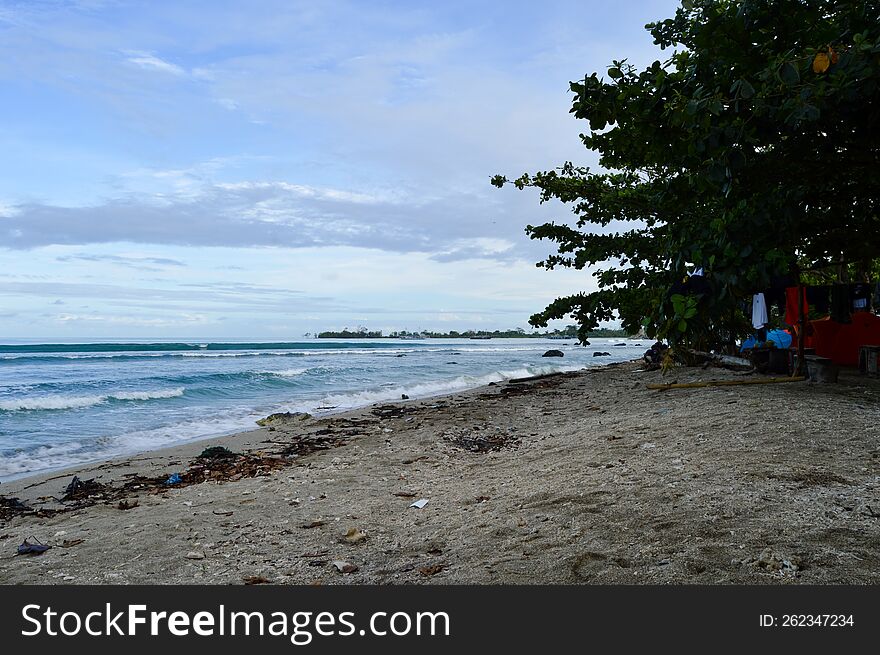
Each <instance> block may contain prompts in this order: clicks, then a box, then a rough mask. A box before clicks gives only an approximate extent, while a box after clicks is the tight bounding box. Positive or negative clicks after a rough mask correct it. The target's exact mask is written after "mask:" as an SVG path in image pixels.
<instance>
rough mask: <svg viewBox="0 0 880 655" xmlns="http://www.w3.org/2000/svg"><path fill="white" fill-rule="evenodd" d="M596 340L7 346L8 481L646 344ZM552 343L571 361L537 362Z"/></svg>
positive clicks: (578, 362)
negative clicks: (267, 419)
mask: <svg viewBox="0 0 880 655" xmlns="http://www.w3.org/2000/svg"><path fill="white" fill-rule="evenodd" d="M591 341H592V343H591V345H590V346H586V347H583V346H579V345H577V344H576V343H575V342H574V340H567V341H562V340H550V339H490V340H470V339H430V340H396V339H376V340H361V339H357V340H337V339H311V340H304V341H299V342H290V343H246V342H233V343H210V342H198V341H191V342H176V343H170V342H169V343H88V344H35V343H31V344H26V343H20V344H14V345H0V480H2V479H4V478H5V479H9V478H13V477H20V476H22V475H26V474H30V473H36V472H41V471H47V470H53V469H59V468H64V467H68V466H73V465H77V464H82V463H86V462H94V461H101V460H106V459H110V458H113V457H117V456H121V455H130V454H134V453H138V452H143V451H147V450H153V449H156V448H162V447H166V446H171V445H174V444H178V443H182V442H186V441H193V440H197V439H204V438H207V437H212V436H220V435H226V434H232V433H235V432H240V431H242V430H248V429H253V428H255V427H256V425H255V421H256V420H257V419H259V418H262V417H264V416H266V415H268V414H271V413H273V412H284V411H293V412H309V413H312V414H316V415H320V414H329V413H333V412H339V411H344V410H347V409H352V408H356V407H360V406H364V405H368V404H371V403H375V402H380V401H394V400H400V399H401V395H402V394H406V395H407V396H409V397H410V398H425V397H429V396H436V395H440V394H446V393H451V392H455V391H461V390H465V389H469V388H473V387H477V386H480V385H484V384H488V383H489V382H500V381H502V380H505V379H509V378H515V377H525V376H529V375H538V374H542V373H551V372H555V371H574V370H578V369H581V368H586V367H591V366H600V365H603V364H608V363H610V362H615V361H624V360H629V359H633V358H636V357H640V356H641V355H642V354H643V353H644V351H645V350H646V349H647V348H648V347H649V346H650V344H649V343H647V342H645V341H642V342H639V341H629V340H622V339H594V340H591ZM618 344H625V345H618ZM551 348H552V349H558V350H561V351H563V352H564V353H565V356H564V357H562V358H543V357H541V355H542V354H543V353H544V352H545V351H546V350H548V349H551ZM596 351H604V352H608V353H610V356H603V357H593V353H594V352H596Z"/></svg>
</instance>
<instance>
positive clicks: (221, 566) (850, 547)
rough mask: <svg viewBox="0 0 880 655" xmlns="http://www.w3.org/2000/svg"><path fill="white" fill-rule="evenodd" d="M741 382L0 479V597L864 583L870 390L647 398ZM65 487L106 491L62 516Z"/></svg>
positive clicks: (853, 380)
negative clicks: (75, 589) (321, 587)
mask: <svg viewBox="0 0 880 655" xmlns="http://www.w3.org/2000/svg"><path fill="white" fill-rule="evenodd" d="M740 377H742V376H741V375H740V374H736V373H732V372H729V371H724V370H721V369H708V370H701V369H678V370H676V371H674V372H672V373H670V374H669V375H667V376H665V377H661V375H660V373H659V372H656V371H653V372H646V371H641V370H640V365H639V364H636V363H627V364H621V365H611V366H608V367H603V368H599V369H590V370H585V371H582V372H577V373H572V374H564V375H560V376H556V377H552V378H546V379H543V380H535V381H532V382H526V383H521V384H508V385H494V386H489V387H482V388H480V389H475V390H471V391H468V392H465V393H459V394H455V395H452V396H446V397H442V398H432V399H427V400H411V401H402V402H399V403H394V404H391V405H384V404H383V405H378V406H373V407H368V408H364V409H361V410H357V411H353V412H347V413H345V414H338V415H334V416H329V417H325V418H320V419H314V418H312V419H308V420H304V421H303V420H299V419H297V418H294V419H292V420H289V421H286V422H284V421H282V422H279V423H277V424H275V425H274V426H273V427H267V428H261V429H258V430H254V431H252V432H246V433H242V434H239V435H234V436H230V437H224V438H221V439H211V440H209V441H203V442H197V443H190V444H185V445H182V446H178V447H175V448H171V449H166V450H162V451H155V452H151V453H145V454H141V455H137V456H133V457H130V458H126V459H121V460H117V461H112V462H105V463H101V464H95V465H92V466H84V467H80V468H78V469H76V470H70V471H64V472H54V473H51V474H47V475H43V476H34V477H30V478H24V479H21V480H15V481H12V482H8V483H3V484H2V485H0V494H2V496H3V497H5V498H6V499H9V498H13V497H17V498H18V499H20V501H21V503H22V504H23V507H22V505H15V504H12V503H11V502H10V501H8V500H7V503H6V506H5V507H0V582H2V583H7V584H10V583H25V584H30V583H59V584H93V583H98V584H102V583H108V584H133V583H161V584H187V583H217V584H242V583H244V582H249V583H261V582H266V581H268V582H271V583H282V584H284V583H286V584H309V583H318V584H339V583H345V584H389V583H390V584H445V583H479V584H497V583H507V584H538V583H553V584H555V583H566V584H569V583H574V584H579V583H606V584H607V583H610V584H646V583H672V584H691V583H700V584H730V583H733V584H742V583H758V584H762V583H766V584H792V583H795V584H797V583H805V584H826V583H856V584H872V583H878V582H880V381H878V380H872V379H867V378H864V377H861V376H858V375H857V374H855V373H843V374H842V375H841V382H840V384H836V385H817V384H809V383H804V382H794V383H786V384H768V385H748V386H729V387H707V388H693V389H676V390H669V391H662V392H658V391H653V390H649V389H647V388H646V384H647V383H655V382H670V381H678V382H689V381H694V380H708V379H737V378H740ZM749 377H750V378H752V377H754V376H749ZM208 446H224V447H226V448H228V449H229V450H231V451H234V452H235V453H243V455H241V456H239V457H237V458H233V459H228V460H198V459H196V458H197V456H198V455H199V454H200V453H201V452H202V451H203V450H204V449H205V448H206V447H208ZM314 448H318V450H314ZM313 450H314V451H313ZM310 451H313V452H310ZM176 472H177V473H181V474H182V479H183V484H182V485H165V484H164V481H165V480H166V479H167V478H168V477H169V476H170V475H171V474H173V473H176ZM74 474H75V475H77V476H78V477H79V478H80V479H81V480H89V479H93V480H94V481H95V483H96V484H97V485H103V486H95V487H94V488H93V489H92V490H91V491H90V490H89V489H88V488H84V489H80V490H79V493H78V494H75V496H76V498H73V499H69V500H67V501H64V502H62V501H61V500H60V499H61V498H62V497H63V496H64V494H65V489H66V488H67V487H68V485H69V483H70V481H71V479H72V476H73V475H74ZM419 499H427V501H428V502H427V504H426V505H425V506H424V507H423V508H421V509H417V508H413V507H410V505H411V504H412V503H413V502H414V501H416V500H419ZM125 508H128V509H125ZM31 536H33V537H36V538H37V539H39V540H40V541H42V542H44V543H46V544H50V545H51V546H52V548H51V549H50V550H48V551H47V552H46V553H44V554H42V555H37V556H17V555H16V549H17V546H18V545H19V544H20V543H21V542H22V541H23V540H24V539H25V538H29V537H31ZM334 563H335V564H334ZM340 569H343V570H344V571H346V572H343V571H340Z"/></svg>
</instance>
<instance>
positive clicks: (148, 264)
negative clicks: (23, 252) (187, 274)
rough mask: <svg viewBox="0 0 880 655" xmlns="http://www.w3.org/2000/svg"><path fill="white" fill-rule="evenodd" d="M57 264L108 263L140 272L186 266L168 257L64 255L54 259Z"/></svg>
mask: <svg viewBox="0 0 880 655" xmlns="http://www.w3.org/2000/svg"><path fill="white" fill-rule="evenodd" d="M56 259H57V260H58V261H59V262H71V261H83V262H108V263H110V264H116V265H118V266H125V267H127V268H133V269H136V270H140V271H156V270H160V269H159V268H156V267H166V266H186V264H184V263H183V262H182V261H180V260H178V259H171V258H170V257H125V256H122V255H88V254H77V255H64V256H62V257H57V258H56Z"/></svg>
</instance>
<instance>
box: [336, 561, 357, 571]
mask: <svg viewBox="0 0 880 655" xmlns="http://www.w3.org/2000/svg"><path fill="white" fill-rule="evenodd" d="M333 566H335V567H336V570H337V571H339V572H340V573H354V572H355V571H357V570H358V567H357V565H356V564H351V563H350V562H343V561H342V560H336V561H334V562H333Z"/></svg>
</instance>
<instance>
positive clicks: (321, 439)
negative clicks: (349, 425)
mask: <svg viewBox="0 0 880 655" xmlns="http://www.w3.org/2000/svg"><path fill="white" fill-rule="evenodd" d="M332 433H333V430H318V432H317V434H313V435H306V436H301V437H294V439H293V441H291V442H290V443H288V444H287V445H285V447H284V448H282V449H281V451H280V452H279V453H278V454H279V455H283V456H284V457H303V456H305V455H310V454H312V453H314V452H317V451H319V450H329V449H331V448H336V447H338V446H344V445H345V443H346V442H345V439H343V438H342V437H338V436H335V435H334V436H325V435H330V434H332ZM354 434H356V433H354Z"/></svg>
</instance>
